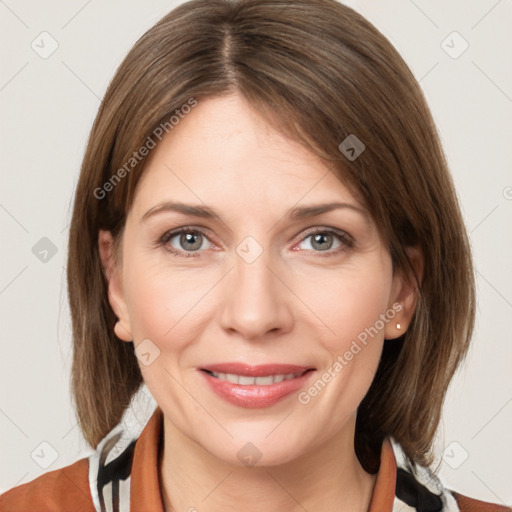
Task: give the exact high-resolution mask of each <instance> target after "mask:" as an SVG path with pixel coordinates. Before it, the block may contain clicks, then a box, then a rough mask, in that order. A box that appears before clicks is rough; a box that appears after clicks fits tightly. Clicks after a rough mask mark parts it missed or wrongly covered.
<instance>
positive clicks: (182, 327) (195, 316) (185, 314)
mask: <svg viewBox="0 0 512 512" xmlns="http://www.w3.org/2000/svg"><path fill="white" fill-rule="evenodd" d="M170 257H171V256H170ZM125 269H126V273H125V283H126V285H125V292H126V297H127V302H128V311H129V315H130V324H131V329H132V333H133V336H134V339H135V342H136V344H137V343H138V342H140V341H141V340H143V339H146V338H149V339H150V340H152V341H153V342H154V343H155V344H156V345H158V346H159V348H160V350H164V349H165V350H169V349H171V348H172V350H173V351H176V352H178V351H179V350H180V348H182V346H185V345H186V344H188V343H189V341H188V340H190V339H193V333H194V331H195V330H198V331H199V329H200V326H201V322H202V321H203V322H204V318H203V319H202V318H201V316H204V313H203V315H201V311H202V306H204V303H205V302H207V301H205V300H204V299H205V294H206V292H207V291H208V289H209V288H211V286H212V285H213V283H214V281H213V280H212V276H211V275H209V276H207V275H205V274H204V273H201V272H200V271H194V270H192V271H191V270H190V269H188V270H187V269H181V270H176V269H173V270H170V269H169V267H168V266H166V265H162V264H161V262H160V261H158V262H157V263H155V262H154V261H151V259H150V258H144V257H143V256H139V257H134V258H133V259H132V261H131V262H127V264H126V267H125ZM210 281H212V284H208V283H209V282H210ZM171 341H172V343H171Z"/></svg>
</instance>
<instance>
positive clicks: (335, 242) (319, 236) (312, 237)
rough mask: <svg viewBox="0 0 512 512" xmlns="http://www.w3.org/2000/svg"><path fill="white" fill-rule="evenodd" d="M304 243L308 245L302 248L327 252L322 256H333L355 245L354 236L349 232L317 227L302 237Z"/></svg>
mask: <svg viewBox="0 0 512 512" xmlns="http://www.w3.org/2000/svg"><path fill="white" fill-rule="evenodd" d="M308 241H309V242H308ZM304 243H306V247H301V249H306V250H313V252H317V253H321V252H325V253H326V254H322V255H321V256H333V255H336V254H339V253H340V252H342V251H344V250H346V249H347V248H351V247H353V245H354V242H353V240H352V238H351V237H350V236H349V235H348V234H347V233H344V232H342V231H335V230H332V229H317V230H315V231H313V232H312V233H309V234H307V235H306V236H305V237H304V238H303V239H302V241H301V244H304ZM299 246H300V244H299ZM307 246H309V247H307ZM331 249H334V250H331Z"/></svg>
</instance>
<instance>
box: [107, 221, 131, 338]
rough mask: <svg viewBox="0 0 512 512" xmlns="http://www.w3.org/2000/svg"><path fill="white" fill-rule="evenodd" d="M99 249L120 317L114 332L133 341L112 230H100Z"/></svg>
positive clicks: (110, 293)
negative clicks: (115, 255)
mask: <svg viewBox="0 0 512 512" xmlns="http://www.w3.org/2000/svg"><path fill="white" fill-rule="evenodd" d="M98 250H99V253H100V258H101V264H102V267H103V273H104V275H105V279H106V280H107V288H108V301H109V303H110V306H111V307H112V310H113V311H114V313H115V315H116V316H117V318H118V320H117V323H116V325H115V327H114V332H115V333H116V336H117V337H118V338H119V339H121V340H123V341H133V336H132V331H131V326H130V316H129V314H128V307H127V305H126V300H125V297H124V293H123V283H122V272H121V269H120V268H119V267H118V264H117V262H116V259H115V257H114V240H113V238H112V234H111V233H110V231H105V230H103V229H100V230H99V235H98Z"/></svg>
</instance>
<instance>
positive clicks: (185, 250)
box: [160, 228, 210, 258]
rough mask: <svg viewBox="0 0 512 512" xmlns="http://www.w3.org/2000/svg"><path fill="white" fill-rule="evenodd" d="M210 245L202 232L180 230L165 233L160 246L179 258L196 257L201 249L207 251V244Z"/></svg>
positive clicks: (187, 229)
mask: <svg viewBox="0 0 512 512" xmlns="http://www.w3.org/2000/svg"><path fill="white" fill-rule="evenodd" d="M207 243H210V241H209V239H208V238H207V236H206V235H205V234H204V233H203V232H202V231H200V230H197V229H191V228H180V229H179V230H177V231H171V232H167V233H165V234H164V235H163V236H162V238H161V239H160V244H161V245H163V246H164V247H165V249H166V250H168V251H169V252H171V253H173V254H175V255H177V256H185V257H187V258H189V257H195V256H199V254H197V255H196V254H193V253H195V252H199V251H200V250H201V249H206V248H208V247H205V244H207Z"/></svg>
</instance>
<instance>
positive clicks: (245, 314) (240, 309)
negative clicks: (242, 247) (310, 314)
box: [220, 251, 294, 340]
mask: <svg viewBox="0 0 512 512" xmlns="http://www.w3.org/2000/svg"><path fill="white" fill-rule="evenodd" d="M269 259H270V258H269V257H268V251H263V253H262V254H261V255H260V256H259V257H258V258H257V259H256V260H255V261H253V262H252V263H248V262H247V261H245V260H244V259H243V258H242V257H240V256H238V255H235V260H234V261H235V263H234V268H233V269H232V270H231V272H229V274H228V275H227V276H226V279H225V280H224V281H225V283H224V296H223V304H222V306H221V308H222V311H221V314H220V322H221V327H222V328H223V329H224V330H226V331H230V332H231V333H235V332H236V333H238V334H239V335H240V336H241V337H243V338H245V339H248V340H263V339H265V338H268V337H269V336H270V335H274V336H275V335H277V334H278V333H281V334H283V333H285V332H289V331H290V330H291V329H292V326H293V322H294V317H293V313H292V309H291V301H292V300H293V293H292V291H291V290H290V289H289V288H288V287H287V284H286V280H285V279H284V275H282V272H281V273H280V272H279V270H278V267H276V265H272V262H271V261H269ZM271 333H272V334H271Z"/></svg>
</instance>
